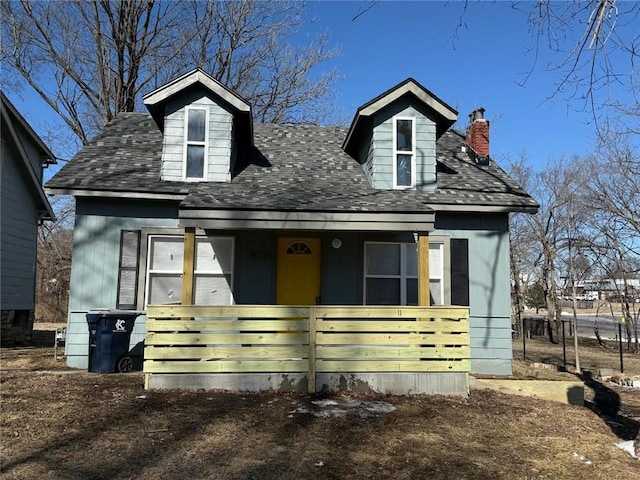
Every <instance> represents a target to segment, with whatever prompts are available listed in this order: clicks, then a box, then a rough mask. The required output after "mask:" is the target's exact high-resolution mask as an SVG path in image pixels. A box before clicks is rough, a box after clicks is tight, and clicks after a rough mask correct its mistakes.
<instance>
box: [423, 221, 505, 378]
mask: <svg viewBox="0 0 640 480" xmlns="http://www.w3.org/2000/svg"><path fill="white" fill-rule="evenodd" d="M432 234H433V235H444V236H450V237H451V238H467V239H468V240H469V302H470V309H471V311H470V325H471V357H472V360H471V370H472V372H473V373H486V374H495V375H509V374H511V359H512V349H511V293H510V279H509V275H510V265H509V232H508V219H507V214H484V215H483V214H474V215H471V214H445V213H441V212H439V213H437V214H436V230H435V231H434V232H433V233H432Z"/></svg>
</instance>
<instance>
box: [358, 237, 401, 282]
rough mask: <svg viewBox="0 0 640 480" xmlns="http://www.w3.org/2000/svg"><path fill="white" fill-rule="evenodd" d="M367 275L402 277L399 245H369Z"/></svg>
mask: <svg viewBox="0 0 640 480" xmlns="http://www.w3.org/2000/svg"><path fill="white" fill-rule="evenodd" d="M366 262H367V267H366V271H367V275H400V245H399V244H380V243H369V244H367V259H366Z"/></svg>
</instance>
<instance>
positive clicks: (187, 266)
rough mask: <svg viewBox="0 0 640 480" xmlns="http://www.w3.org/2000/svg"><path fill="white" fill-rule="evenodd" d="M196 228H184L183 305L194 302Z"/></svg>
mask: <svg viewBox="0 0 640 480" xmlns="http://www.w3.org/2000/svg"><path fill="white" fill-rule="evenodd" d="M195 245H196V229H195V228H193V227H185V229H184V257H183V262H182V305H191V304H192V303H193V277H194V275H193V269H194V265H195V256H196V254H195V251H196V247H195Z"/></svg>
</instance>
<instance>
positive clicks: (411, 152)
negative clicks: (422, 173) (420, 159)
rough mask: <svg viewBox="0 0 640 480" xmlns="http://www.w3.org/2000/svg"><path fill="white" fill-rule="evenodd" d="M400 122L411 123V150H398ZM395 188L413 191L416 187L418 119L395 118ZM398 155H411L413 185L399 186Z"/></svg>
mask: <svg viewBox="0 0 640 480" xmlns="http://www.w3.org/2000/svg"><path fill="white" fill-rule="evenodd" d="M398 120H410V121H411V150H398V148H397V147H398ZM392 121H393V188H394V189H398V190H402V189H412V188H415V187H416V119H415V117H404V116H397V117H393V119H392ZM398 155H411V185H398Z"/></svg>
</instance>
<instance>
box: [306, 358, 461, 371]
mask: <svg viewBox="0 0 640 480" xmlns="http://www.w3.org/2000/svg"><path fill="white" fill-rule="evenodd" d="M316 369H317V371H318V372H327V373H330V372H468V371H470V369H471V361H470V360H459V361H449V360H433V361H412V360H390V361H383V360H377V361H362V360H360V361H341V360H317V361H316Z"/></svg>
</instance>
